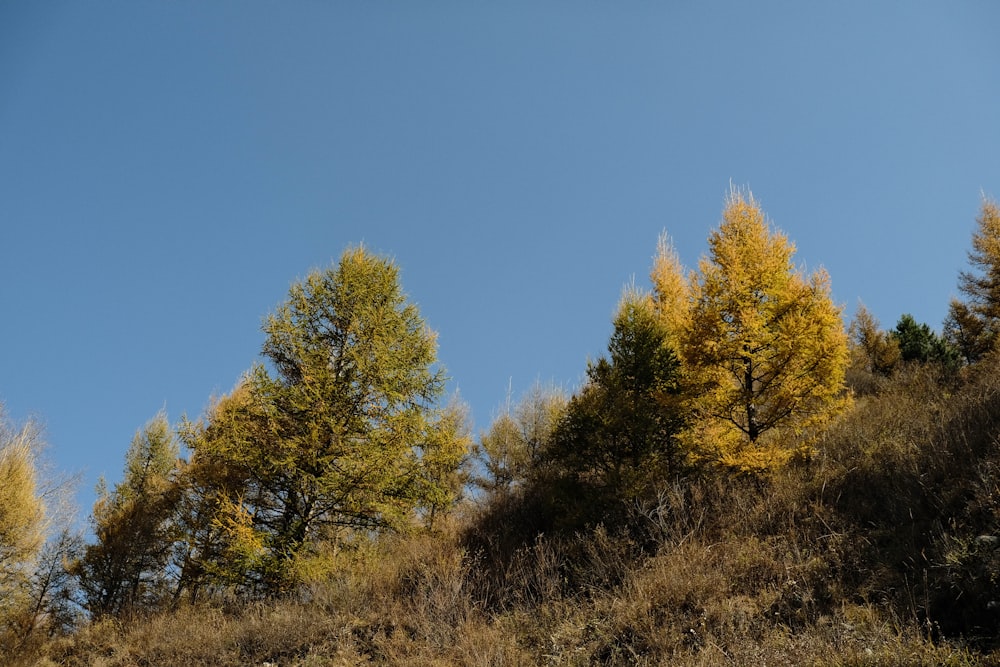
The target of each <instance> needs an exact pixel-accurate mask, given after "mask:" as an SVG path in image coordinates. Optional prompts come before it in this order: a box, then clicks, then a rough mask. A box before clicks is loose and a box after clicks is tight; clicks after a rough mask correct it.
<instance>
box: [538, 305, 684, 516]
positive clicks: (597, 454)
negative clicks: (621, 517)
mask: <svg viewBox="0 0 1000 667" xmlns="http://www.w3.org/2000/svg"><path fill="white" fill-rule="evenodd" d="M667 336H668V334H667V330H666V328H665V327H664V326H663V323H662V321H661V320H660V318H659V317H658V316H657V313H656V312H655V310H654V308H653V302H652V300H651V298H650V297H649V296H648V295H645V294H642V293H640V292H638V291H635V290H630V291H628V292H626V294H625V296H624V298H623V299H622V302H621V304H620V305H619V308H618V314H617V316H616V317H615V321H614V333H612V335H611V339H610V341H609V343H608V356H607V357H602V358H600V359H598V360H597V361H596V362H594V363H591V364H590V365H589V367H588V369H587V378H588V382H587V384H586V385H585V386H584V387H583V389H581V390H580V391H579V392H578V393H577V394H576V395H575V396H573V398H572V399H571V400H570V402H569V405H568V406H567V408H566V413H565V416H564V417H563V419H562V420H561V421H560V422H559V424H558V426H557V427H556V429H555V431H554V432H553V434H552V444H551V446H550V447H549V449H548V450H547V451H546V455H547V456H546V458H547V459H548V463H549V465H550V466H551V470H550V471H549V474H554V475H555V476H556V477H557V478H559V479H561V480H562V481H563V483H566V484H568V487H567V492H568V494H569V495H570V497H569V498H566V499H565V501H564V502H565V503H566V505H567V506H573V505H575V506H576V510H574V511H580V510H581V509H582V508H581V507H580V505H593V506H595V509H594V510H593V511H596V512H598V516H587V514H589V513H590V512H591V510H586V509H583V511H584V513H585V514H584V516H581V517H579V518H580V520H582V521H583V522H587V521H591V520H601V516H600V514H601V513H604V512H606V511H607V508H608V505H609V504H615V505H618V504H622V505H630V504H631V503H632V502H633V501H635V500H636V499H637V498H638V497H640V496H641V495H642V493H643V492H648V491H649V489H650V488H651V487H652V486H653V485H655V483H657V482H658V481H662V480H667V479H671V478H675V477H677V476H680V475H681V474H682V473H683V472H684V471H685V470H686V465H687V460H686V456H685V453H684V451H683V450H682V448H681V445H680V443H679V441H678V438H677V434H678V433H679V432H680V430H681V428H682V426H683V418H682V414H681V412H680V410H679V409H678V407H677V403H676V400H675V397H676V395H677V393H678V391H679V384H678V378H679V375H678V372H679V365H678V362H677V357H676V355H675V354H674V352H673V350H672V349H671V348H670V346H669V345H668V344H667ZM567 518H569V517H567ZM570 520H571V521H572V519H570Z"/></svg>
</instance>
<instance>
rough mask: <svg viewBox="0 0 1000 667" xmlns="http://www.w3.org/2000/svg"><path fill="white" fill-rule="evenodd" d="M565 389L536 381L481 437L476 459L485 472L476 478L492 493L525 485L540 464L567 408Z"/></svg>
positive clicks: (482, 487)
mask: <svg viewBox="0 0 1000 667" xmlns="http://www.w3.org/2000/svg"><path fill="white" fill-rule="evenodd" d="M566 403H567V399H566V396H565V394H563V392H562V391H561V390H558V389H554V388H546V387H543V386H542V385H540V384H536V385H534V386H533V387H532V388H531V390H530V391H529V392H528V393H527V394H525V395H524V396H523V397H522V398H521V400H520V401H518V403H517V405H515V406H513V407H511V406H510V404H509V401H508V405H507V408H506V410H505V411H504V412H503V413H502V414H501V415H500V416H499V417H497V418H496V419H495V420H494V421H493V423H492V424H491V425H490V428H489V430H488V431H486V433H483V434H482V435H481V436H480V438H479V443H478V444H477V446H476V451H475V455H476V459H477V461H478V462H479V464H480V465H481V466H482V472H481V474H477V475H475V476H474V477H473V479H472V482H473V483H474V484H475V485H476V486H478V487H479V488H481V489H483V490H485V491H486V492H488V493H490V494H498V493H506V492H509V491H511V490H513V489H515V488H517V487H520V486H522V485H523V484H524V483H525V482H526V481H527V479H528V478H529V476H530V475H531V473H532V471H533V470H534V469H535V468H536V467H537V466H538V463H539V461H540V458H541V456H542V453H543V452H544V450H545V449H546V448H547V447H548V446H549V443H550V440H551V437H552V432H553V431H554V430H555V428H556V425H557V424H558V423H559V420H560V418H561V417H562V415H563V413H564V412H565V410H566Z"/></svg>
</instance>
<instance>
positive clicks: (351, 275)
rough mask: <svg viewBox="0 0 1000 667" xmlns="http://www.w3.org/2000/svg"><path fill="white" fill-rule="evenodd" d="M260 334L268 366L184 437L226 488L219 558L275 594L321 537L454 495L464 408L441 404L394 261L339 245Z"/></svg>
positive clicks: (436, 374) (218, 525) (425, 331)
mask: <svg viewBox="0 0 1000 667" xmlns="http://www.w3.org/2000/svg"><path fill="white" fill-rule="evenodd" d="M264 331H265V333H266V334H267V339H266V342H265V343H264V355H265V357H266V358H267V359H268V360H269V361H270V362H271V364H272V366H273V368H274V371H275V374H274V375H272V374H271V373H269V372H268V370H267V369H266V368H265V367H263V366H256V367H255V368H254V369H253V370H252V371H251V372H250V373H249V374H248V375H247V377H246V378H245V379H244V381H243V382H242V383H241V384H240V385H239V387H238V388H237V390H236V391H235V392H234V393H233V394H232V395H231V396H229V397H226V398H224V399H223V400H222V401H220V402H219V404H217V405H216V406H215V408H214V409H213V411H212V412H211V413H210V414H209V415H208V417H207V418H206V419H204V420H202V422H201V423H200V424H193V425H189V427H188V428H187V429H186V440H187V444H188V446H189V447H190V448H191V449H192V451H193V453H194V456H193V458H192V464H193V465H194V466H196V467H198V468H201V469H203V470H208V469H211V468H215V469H217V470H219V471H221V475H220V477H221V478H222V479H224V480H225V485H226V487H227V488H225V489H223V490H222V491H221V493H220V494H219V495H220V503H219V504H220V507H221V508H222V512H221V515H220V516H219V517H217V518H216V519H215V520H214V523H213V526H214V528H215V529H221V534H222V542H223V543H224V545H225V546H223V547H222V563H219V564H217V565H216V566H215V567H216V569H219V568H221V569H227V568H228V569H229V570H230V572H229V573H230V574H234V573H233V572H232V568H233V567H235V568H236V569H237V570H242V571H243V574H244V575H246V577H249V580H250V581H251V582H253V583H252V586H251V589H252V590H257V591H261V592H277V591H280V590H282V589H283V588H285V587H286V586H288V585H289V584H290V583H292V582H294V581H295V579H296V576H295V567H296V560H297V559H298V558H299V557H300V556H302V555H303V554H304V553H305V551H306V550H307V548H308V547H309V545H310V544H312V543H315V542H316V541H317V540H321V539H336V534H337V533H338V532H339V531H344V530H346V531H376V532H377V531H383V530H398V529H403V528H406V527H407V526H408V525H410V524H411V523H412V522H413V521H414V520H416V519H417V518H418V517H420V516H423V517H425V518H431V517H433V516H434V515H435V514H436V513H438V512H439V511H440V510H441V509H442V508H445V507H447V506H449V505H450V504H451V503H452V502H453V501H454V499H455V497H456V495H457V493H458V488H457V486H458V484H457V483H456V480H457V477H456V473H457V470H458V469H459V467H460V465H461V464H462V462H463V460H464V458H465V456H466V453H467V450H468V447H469V442H468V435H467V433H466V429H465V420H464V418H463V417H462V415H461V412H460V411H457V410H456V409H455V408H454V407H451V408H449V407H444V408H442V407H439V406H438V404H437V402H438V400H439V399H440V397H441V394H442V392H443V388H444V375H443V372H442V370H441V369H440V368H438V367H437V366H436V342H435V335H434V333H433V332H431V331H430V329H429V328H428V327H427V325H426V324H425V323H424V321H423V319H422V318H421V317H420V315H419V312H418V311H417V308H416V306H414V305H413V304H411V303H408V302H407V300H406V298H405V296H404V295H403V293H402V291H401V288H400V284H399V270H398V269H397V267H396V266H395V264H394V263H393V262H391V261H390V260H388V259H385V258H382V257H377V256H374V255H372V254H370V253H368V252H367V251H366V250H364V249H363V248H355V249H351V250H348V251H347V252H345V253H344V255H343V256H342V257H341V259H340V262H339V264H338V265H337V266H336V267H333V268H331V269H329V270H326V271H314V272H313V273H311V274H309V275H308V276H307V277H306V278H305V280H303V281H301V282H299V283H296V284H294V285H293V286H292V288H291V289H290V291H289V296H288V300H287V301H286V302H285V303H283V304H282V305H281V306H279V308H278V309H277V311H276V312H275V313H274V314H272V315H271V316H269V317H268V318H267V320H266V322H265V324H264ZM227 555H228V556H231V557H232V558H227ZM236 556H238V558H237V557H236ZM230 561H232V562H230ZM227 563H228V564H227ZM230 566H232V567H230ZM241 576H242V575H241ZM237 578H239V577H237Z"/></svg>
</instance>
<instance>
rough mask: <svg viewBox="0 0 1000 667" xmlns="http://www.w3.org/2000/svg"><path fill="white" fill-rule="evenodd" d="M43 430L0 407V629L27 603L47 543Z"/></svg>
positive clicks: (15, 616)
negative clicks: (40, 461) (40, 463)
mask: <svg viewBox="0 0 1000 667" xmlns="http://www.w3.org/2000/svg"><path fill="white" fill-rule="evenodd" d="M40 447H41V435H40V431H39V429H38V426H37V425H36V424H35V423H34V422H30V421H29V422H27V423H25V424H23V425H21V426H15V425H14V424H11V423H9V422H8V421H7V419H6V418H5V416H4V415H3V413H2V412H0V630H2V629H3V626H5V625H7V624H8V623H10V622H12V621H14V620H15V619H16V618H17V617H18V616H19V615H20V614H21V613H23V611H24V609H25V605H26V604H28V603H29V601H30V596H29V584H30V580H31V576H32V573H33V571H34V567H35V563H36V561H37V559H38V556H39V554H40V552H41V550H42V546H43V544H44V543H45V531H46V512H45V504H44V502H43V500H42V495H41V493H40V489H39V481H38V476H37V465H36V461H37V455H38V450H39V448H40Z"/></svg>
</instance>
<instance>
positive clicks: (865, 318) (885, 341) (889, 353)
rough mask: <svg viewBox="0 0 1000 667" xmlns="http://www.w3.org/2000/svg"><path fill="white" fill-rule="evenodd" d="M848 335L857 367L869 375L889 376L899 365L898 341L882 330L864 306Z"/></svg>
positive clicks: (859, 308)
mask: <svg viewBox="0 0 1000 667" xmlns="http://www.w3.org/2000/svg"><path fill="white" fill-rule="evenodd" d="M848 335H849V337H850V343H851V352H852V355H853V356H854V361H853V364H854V365H855V366H859V367H861V369H863V370H864V371H866V372H868V373H874V374H878V375H889V374H890V373H891V372H892V371H893V369H894V368H896V366H897V364H899V361H900V359H901V355H900V350H899V342H898V340H897V339H896V338H895V337H894V336H892V335H891V334H889V333H887V332H885V331H883V330H882V329H881V328H880V325H879V321H878V320H877V319H876V318H875V316H874V315H872V314H871V312H870V311H869V310H868V309H867V308H865V306H864V305H863V304H860V305H859V306H858V310H857V312H856V313H855V314H854V320H853V321H852V322H851V326H850V327H849V329H848Z"/></svg>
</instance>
